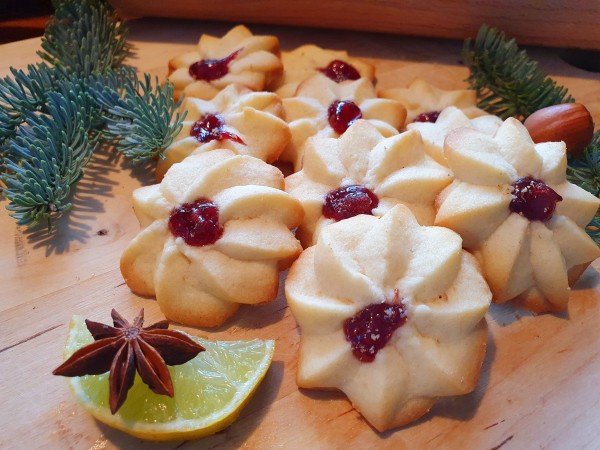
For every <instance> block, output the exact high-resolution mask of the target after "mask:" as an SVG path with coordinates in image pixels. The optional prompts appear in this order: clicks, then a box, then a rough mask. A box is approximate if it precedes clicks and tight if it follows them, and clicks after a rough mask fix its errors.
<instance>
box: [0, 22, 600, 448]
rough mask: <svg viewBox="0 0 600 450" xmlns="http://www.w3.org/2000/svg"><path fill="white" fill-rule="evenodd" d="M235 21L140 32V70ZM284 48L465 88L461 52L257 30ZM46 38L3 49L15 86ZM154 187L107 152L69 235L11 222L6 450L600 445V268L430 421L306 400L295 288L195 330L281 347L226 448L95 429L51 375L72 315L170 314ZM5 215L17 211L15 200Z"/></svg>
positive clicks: (1, 389) (5, 265) (0, 320)
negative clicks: (136, 261)
mask: <svg viewBox="0 0 600 450" xmlns="http://www.w3.org/2000/svg"><path fill="white" fill-rule="evenodd" d="M228 28H229V25H224V24H215V23H202V22H191V21H181V22H175V21H167V20H141V21H136V22H133V23H131V40H132V42H133V43H134V44H135V46H136V49H137V55H136V57H135V58H134V59H133V60H131V61H130V62H131V63H132V64H133V65H136V66H137V67H138V68H140V69H141V70H143V71H146V72H150V73H152V74H155V75H158V76H160V77H163V76H164V75H165V73H166V67H167V61H168V60H169V58H171V57H173V56H175V55H177V54H179V53H181V52H183V51H186V50H188V49H190V48H192V47H193V45H194V44H195V42H196V41H197V39H198V37H199V35H200V34H201V33H203V32H206V33H211V34H215V35H222V34H224V32H225V31H226V30H227V29H228ZM252 29H253V31H254V32H255V33H269V34H275V35H277V36H279V38H280V42H281V46H282V48H283V49H284V50H290V49H293V48H295V47H296V46H298V45H301V44H304V43H309V42H310V43H315V44H317V45H320V46H322V47H329V48H338V49H347V50H348V51H349V52H350V53H351V54H352V55H353V56H361V57H365V58H368V59H369V60H370V61H371V62H373V63H374V64H376V66H377V71H378V80H379V85H380V86H381V87H382V88H387V87H392V86H404V85H406V84H408V83H409V82H410V81H412V79H413V78H414V77H416V76H420V77H423V78H425V79H428V80H429V81H431V82H433V83H436V84H438V85H439V86H441V87H445V88H457V87H461V86H463V85H464V84H463V81H462V80H464V79H465V78H466V75H467V71H466V69H465V68H464V67H462V66H461V65H460V64H459V62H458V61H459V54H460V48H461V45H462V44H461V43H460V42H456V41H439V40H427V39H416V38H405V37H401V36H390V35H382V34H369V33H356V32H342V31H325V30H311V29H300V28H283V27H268V28H267V27H259V26H253V27H252ZM38 49H39V39H31V40H27V41H21V42H15V43H12V44H7V45H2V46H0V55H1V58H0V75H2V76H4V75H6V74H8V73H9V66H15V67H24V66H25V65H26V64H27V63H31V62H34V61H36V60H37V57H36V55H35V52H36V50H38ZM531 55H532V56H533V57H534V58H536V59H538V60H539V61H540V64H541V67H542V68H543V69H544V70H545V71H546V72H548V73H549V74H551V75H552V76H553V77H555V78H556V79H557V80H558V82H559V83H562V84H564V85H566V86H568V88H569V89H570V91H571V93H572V95H573V96H574V97H575V98H576V99H579V100H580V101H582V102H584V103H585V104H586V105H587V106H588V108H589V109H590V110H591V111H592V114H593V116H594V118H595V122H596V123H600V81H599V75H598V74H597V73H590V72H584V71H581V70H579V69H576V68H573V67H570V66H568V65H567V64H565V63H564V62H562V61H561V60H560V59H558V57H557V56H556V55H555V53H554V52H553V51H551V50H541V49H533V50H532V51H531ZM152 180H153V175H152V173H151V171H148V170H147V169H145V168H142V167H133V166H131V165H130V164H128V163H127V162H126V161H124V160H123V159H122V158H119V157H116V156H115V155H113V154H111V153H98V154H96V155H94V157H93V159H92V161H91V162H90V164H89V166H88V167H87V169H86V174H85V177H84V178H83V179H82V180H81V182H80V183H79V184H78V186H77V189H76V190H75V193H74V195H73V204H74V207H73V210H72V211H71V212H70V213H69V214H68V215H67V216H65V217H64V218H63V219H62V220H60V222H59V223H58V230H57V233H56V235H54V236H48V235H47V234H46V232H45V230H33V231H28V230H26V229H23V228H18V227H17V226H16V225H15V222H14V221H13V219H11V218H10V217H9V216H8V214H7V213H6V212H5V211H3V212H2V213H1V214H0V234H1V235H2V239H0V254H1V255H2V256H1V258H0V285H2V286H4V288H3V290H4V293H3V295H2V297H1V300H0V311H1V312H0V428H1V429H2V434H0V448H11V449H12V448H19V449H21V448H61V449H67V448H69V449H88V448H89V449H105V448H115V447H117V448H142V447H143V448H151V449H152V448H160V449H162V448H167V449H174V448H202V449H205V448H261V449H265V448H285V449H295V448H298V449H300V448H301V449H306V448H310V449H317V448H324V449H328V448H345V447H347V446H348V445H352V447H353V448H356V449H362V448H394V449H421V448H431V449H442V448H443V449H446V448H448V449H452V448H460V449H498V448H500V447H502V449H503V450H509V449H537V448H554V449H575V448H577V449H583V448H585V449H597V448H600V345H599V343H600V303H599V300H600V288H599V283H600V282H599V280H600V276H599V274H598V271H597V270H598V269H599V268H600V263H599V261H596V262H595V263H594V265H593V266H594V267H592V268H590V269H588V271H587V272H586V273H585V274H584V276H583V277H582V279H581V280H580V282H579V283H578V284H577V285H576V286H575V288H574V289H573V291H572V294H571V300H570V302H569V309H568V312H566V313H564V314H548V315H543V316H539V317H534V316H532V315H530V314H528V313H526V312H525V311H520V310H515V309H513V308H512V307H510V306H493V307H492V308H491V310H490V313H489V314H488V316H487V317H488V323H489V325H490V334H489V342H488V352H487V356H486V358H485V362H484V365H483V369H482V373H481V378H480V383H479V386H478V388H477V390H476V391H475V392H473V393H472V394H469V395H466V396H463V397H457V398H451V399H444V400H441V401H440V402H438V403H437V404H436V406H434V408H433V409H432V411H431V412H430V413H429V414H428V415H426V416H425V417H424V418H422V419H421V420H419V421H418V422H416V423H414V424H412V425H410V426H407V427H404V428H400V429H396V430H393V431H390V432H387V433H377V432H375V431H374V430H373V429H372V428H371V427H370V426H369V425H368V424H367V423H366V422H365V421H364V420H363V419H362V418H361V416H360V414H358V413H357V412H356V411H355V410H354V409H353V408H352V406H351V405H350V403H349V402H348V401H347V400H346V398H345V397H344V396H343V395H342V394H339V393H331V392H316V391H308V390H299V389H298V388H297V387H296V384H295V378H294V377H295V370H296V364H297V352H298V342H299V331H298V329H297V327H296V323H295V321H294V319H293V317H292V316H291V314H290V312H289V309H288V308H287V307H286V303H285V299H284V297H283V295H282V290H281V289H280V295H279V297H278V299H277V300H276V301H275V302H274V303H271V304H268V305H264V306H257V307H243V308H242V309H241V310H240V311H239V313H238V314H237V315H236V316H235V317H233V318H232V319H231V320H229V321H228V322H227V323H226V324H225V325H224V326H222V327H220V328H218V329H216V330H207V329H189V328H184V329H186V330H187V331H189V332H190V333H192V334H196V335H200V336H208V337H210V338H214V339H247V338H248V339H249V338H255V337H259V338H265V339H266V338H271V339H275V340H276V350H275V356H274V359H273V364H272V366H271V368H270V370H269V372H268V374H267V376H266V378H265V380H264V381H263V383H262V385H261V386H260V388H259V389H258V391H257V393H256V395H255V397H254V398H253V399H252V401H251V402H250V403H249V405H248V406H247V407H246V409H245V410H244V411H243V412H242V414H241V416H240V418H239V419H238V421H237V422H236V423H234V424H233V425H232V426H231V427H230V428H228V429H227V430H225V431H223V432H221V433H218V434H216V435H215V436H212V437H209V438H206V439H203V440H200V441H192V442H185V443H181V442H171V443H160V444H159V443H144V442H143V441H140V440H137V439H134V438H132V437H130V436H128V435H126V434H123V433H121V432H119V431H116V430H112V429H110V428H108V427H106V426H104V425H102V424H100V423H98V422H96V421H95V420H94V419H92V417H91V416H89V415H88V414H87V413H86V412H85V411H84V410H83V409H82V408H81V407H79V406H78V405H77V404H76V403H75V401H74V398H73V396H72V395H71V393H70V391H69V389H68V387H67V383H66V382H65V380H64V379H63V378H61V377H55V376H52V374H51V372H52V369H54V368H55V367H56V366H57V365H58V364H59V363H60V362H61V360H62V352H63V347H64V343H65V338H66V334H67V326H68V322H69V319H70V317H71V315H72V314H80V315H83V316H85V317H87V318H90V319H93V320H98V321H108V320H109V319H110V316H109V314H110V309H111V308H113V307H115V308H117V309H118V310H119V311H120V312H121V313H122V314H123V315H124V316H125V317H132V316H133V315H134V314H136V313H137V312H138V311H139V309H140V308H141V307H143V308H145V310H146V317H147V321H148V323H151V322H152V321H154V320H159V319H162V318H163V316H162V315H161V313H160V310H159V308H158V306H157V304H156V302H155V301H154V300H150V299H143V298H140V297H138V296H136V295H134V294H133V293H131V292H130V290H129V289H128V288H127V286H126V285H125V283H124V282H123V279H122V277H121V274H120V272H119V258H120V255H121V252H122V251H123V249H124V248H125V246H126V245H127V243H128V242H129V241H130V240H131V239H132V238H133V237H134V236H135V235H136V233H137V232H138V231H139V225H138V222H137V220H136V219H135V216H134V214H133V211H132V208H131V192H132V190H133V189H135V188H137V187H138V186H141V185H146V184H150V183H151V182H152ZM3 203H4V204H3V205H2V206H4V205H5V203H6V202H5V201H4V202H3Z"/></svg>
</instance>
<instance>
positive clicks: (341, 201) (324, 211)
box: [285, 120, 452, 247]
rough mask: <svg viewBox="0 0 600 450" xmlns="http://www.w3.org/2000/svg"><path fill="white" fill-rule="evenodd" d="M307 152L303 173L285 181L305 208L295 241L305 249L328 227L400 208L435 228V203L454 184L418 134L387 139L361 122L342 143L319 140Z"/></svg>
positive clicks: (309, 141)
mask: <svg viewBox="0 0 600 450" xmlns="http://www.w3.org/2000/svg"><path fill="white" fill-rule="evenodd" d="M305 148H306V152H305V154H304V167H303V169H302V170H301V171H300V172H296V173H295V174H292V175H290V176H288V177H287V178H286V180H285V184H286V191H287V192H289V193H290V194H291V195H293V196H294V197H296V198H298V199H299V200H300V202H301V203H302V206H303V207H304V211H305V217H304V221H303V222H302V224H301V225H300V227H299V228H298V231H297V232H296V235H297V236H298V238H299V239H300V242H302V244H303V245H304V246H305V247H307V246H309V245H313V244H314V243H315V242H316V238H317V235H318V232H319V230H320V229H321V228H322V227H323V226H325V225H328V224H330V223H333V222H335V221H338V220H341V219H344V218H347V217H351V216H354V215H357V214H373V215H376V216H381V215H383V214H384V213H385V212H386V211H388V210H389V209H390V208H391V207H393V206H394V205H396V204H398V203H402V204H404V205H406V206H408V207H409V208H410V209H411V211H412V212H413V213H414V214H415V215H416V217H417V220H418V221H419V222H420V223H421V224H424V225H431V224H433V219H434V217H435V210H434V200H435V198H436V196H437V195H438V194H439V193H440V192H441V191H442V189H444V188H445V187H446V186H448V185H449V184H450V183H451V182H452V175H451V173H450V171H449V170H448V169H447V168H445V167H443V166H442V165H440V164H438V163H436V162H435V161H434V160H433V159H432V158H430V157H429V156H428V155H427V154H425V152H424V150H423V142H422V140H421V136H420V134H419V133H418V132H416V131H406V132H404V133H401V134H397V135H395V136H392V137H389V138H386V137H384V136H383V135H382V134H381V133H380V132H379V131H378V130H377V128H376V127H375V126H374V125H371V124H370V123H369V122H367V121H365V120H357V121H356V122H355V123H354V124H352V125H351V126H350V128H348V130H347V131H346V132H345V133H344V134H343V135H342V136H341V137H340V138H339V139H336V138H326V137H320V136H314V137H312V138H310V139H309V140H308V141H307V142H306V146H305Z"/></svg>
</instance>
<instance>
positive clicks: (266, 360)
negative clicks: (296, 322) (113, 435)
mask: <svg viewBox="0 0 600 450" xmlns="http://www.w3.org/2000/svg"><path fill="white" fill-rule="evenodd" d="M191 337H192V339H194V340H195V341H196V342H198V343H199V344H200V345H202V346H203V347H205V348H206V351H204V352H202V353H200V354H199V355H198V356H196V358H194V359H192V360H191V361H189V362H187V363H185V364H182V365H179V366H169V371H170V373H171V378H172V380H173V386H174V390H175V397H174V398H170V397H167V396H164V395H158V394H155V393H153V392H152V391H151V390H150V389H149V388H148V386H146V385H145V384H144V383H143V382H142V380H141V379H140V377H139V375H137V374H136V378H135V381H134V385H133V387H132V388H131V390H130V392H129V394H128V397H127V400H126V401H125V403H124V404H123V406H122V407H121V409H120V410H119V411H118V412H117V413H116V414H114V415H113V414H111V413H110V409H109V407H108V373H105V374H102V375H87V376H83V377H74V378H69V379H68V381H69V384H70V387H71V389H72V391H73V393H74V394H75V396H76V398H77V401H78V402H79V403H81V404H82V406H83V407H84V408H85V409H86V410H87V411H88V412H89V413H90V414H92V416H94V417H95V418H96V419H98V420H99V421H101V422H103V423H105V424H107V425H109V426H111V427H113V428H116V429H119V430H122V431H124V432H126V433H128V434H131V435H133V436H136V437H138V438H142V439H150V440H179V439H196V438H200V437H205V436H209V435H211V434H214V433H216V432H218V431H221V430H222V429H224V428H226V427H228V426H229V425H231V424H232V423H233V422H234V421H235V420H236V419H237V417H238V416H239V414H240V412H241V410H242V409H243V408H244V406H246V404H247V403H248V402H249V401H250V399H251V398H252V395H253V394H254V392H255V391H256V389H257V388H258V386H259V385H260V382H261V381H262V379H263V378H264V376H265V374H266V372H267V370H268V368H269V366H270V364H271V360H272V358H273V352H274V349H275V342H274V341H273V340H266V341H263V340H260V339H254V340H250V341H210V340H207V339H202V338H198V337H194V336H191ZM92 341H93V338H92V336H91V334H90V333H89V331H88V330H87V328H86V327H85V323H84V321H83V318H81V317H80V316H73V318H72V319H71V323H70V325H69V335H68V338H67V345H66V348H65V359H66V358H68V357H69V356H70V355H71V354H73V353H74V352H75V351H76V350H77V349H78V348H80V347H83V346H84V345H87V344H88V343H91V342H92Z"/></svg>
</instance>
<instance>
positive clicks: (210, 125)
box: [190, 114, 244, 144]
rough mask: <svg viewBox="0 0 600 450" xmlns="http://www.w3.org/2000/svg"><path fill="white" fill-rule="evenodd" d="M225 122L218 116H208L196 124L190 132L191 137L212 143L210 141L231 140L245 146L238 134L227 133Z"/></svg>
mask: <svg viewBox="0 0 600 450" xmlns="http://www.w3.org/2000/svg"><path fill="white" fill-rule="evenodd" d="M224 126H225V121H224V120H223V118H222V117H221V116H219V115H218V114H206V115H204V116H203V117H202V118H201V119H200V120H197V121H196V122H194V125H192V129H191V130H190V136H194V137H195V138H196V139H197V140H198V142H203V143H204V142H210V141H214V140H217V141H224V140H225V139H229V140H230V141H234V142H238V143H240V144H244V141H243V140H242V139H241V138H240V137H239V136H238V135H236V134H234V133H230V132H229V131H225V130H224V129H223V127H224Z"/></svg>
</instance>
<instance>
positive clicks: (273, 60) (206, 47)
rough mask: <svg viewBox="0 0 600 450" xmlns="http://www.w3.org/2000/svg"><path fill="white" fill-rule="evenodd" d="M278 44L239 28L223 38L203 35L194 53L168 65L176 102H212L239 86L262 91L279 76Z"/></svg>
mask: <svg viewBox="0 0 600 450" xmlns="http://www.w3.org/2000/svg"><path fill="white" fill-rule="evenodd" d="M282 67H283V66H282V63H281V58H280V51H279V40H278V39H277V38H276V37H275V36H254V35H253V34H252V33H251V32H250V30H249V29H248V28H246V27H245V26H243V25H238V26H237V27H234V28H232V29H231V30H229V31H228V32H227V34H226V35H225V36H223V37H222V38H217V37H214V36H210V35H207V34H203V35H202V36H201V37H200V41H199V42H198V47H197V48H196V50H194V51H192V52H188V53H184V54H183V55H179V56H177V57H175V58H173V59H171V60H170V61H169V81H171V82H172V83H173V84H174V85H175V98H176V99H178V98H179V97H180V96H181V93H182V92H183V93H185V95H187V96H188V97H196V98H202V99H210V98H213V97H214V96H215V95H216V94H217V93H218V92H219V91H220V90H221V89H223V88H224V87H225V86H227V85H229V84H232V83H238V84H242V85H244V86H246V87H248V88H250V89H252V90H253V91H262V90H264V89H265V88H267V87H269V85H270V84H271V83H273V82H274V81H275V80H277V78H278V77H280V76H281V72H282V70H283V69H282Z"/></svg>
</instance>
